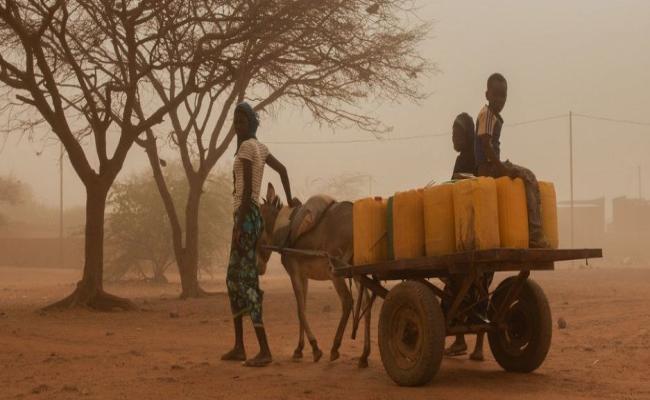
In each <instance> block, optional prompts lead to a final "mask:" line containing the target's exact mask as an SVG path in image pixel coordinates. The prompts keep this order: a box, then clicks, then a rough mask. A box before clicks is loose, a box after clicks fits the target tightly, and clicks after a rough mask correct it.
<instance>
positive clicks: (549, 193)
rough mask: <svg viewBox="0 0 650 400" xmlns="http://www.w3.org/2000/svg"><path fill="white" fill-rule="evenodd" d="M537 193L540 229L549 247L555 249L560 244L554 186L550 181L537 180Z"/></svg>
mask: <svg viewBox="0 0 650 400" xmlns="http://www.w3.org/2000/svg"><path fill="white" fill-rule="evenodd" d="M539 194H540V197H541V203H542V206H541V215H542V231H543V232H544V236H545V237H546V240H547V241H548V243H549V244H550V245H551V248H553V249H557V248H558V246H559V244H560V235H559V233H558V226H557V199H556V196H555V186H554V185H553V183H551V182H539Z"/></svg>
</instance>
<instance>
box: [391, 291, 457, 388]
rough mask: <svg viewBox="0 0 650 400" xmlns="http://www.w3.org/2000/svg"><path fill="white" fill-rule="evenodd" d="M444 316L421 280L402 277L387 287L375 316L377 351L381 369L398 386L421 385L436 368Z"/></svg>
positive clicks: (442, 340)
mask: <svg viewBox="0 0 650 400" xmlns="http://www.w3.org/2000/svg"><path fill="white" fill-rule="evenodd" d="M444 347H445V320H444V317H443V315H442V309H441V308H440V304H439V303H438V300H437V298H436V296H435V294H434V293H433V291H431V289H430V288H428V287H427V286H426V285H425V284H424V283H421V282H416V281H406V282H402V283H400V284H399V285H397V286H395V287H394V288H393V289H391V290H390V292H389V293H388V296H386V300H385V301H384V304H383V306H382V308H381V315H380V316H379V353H380V354H381V361H382V363H383V365H384V369H386V372H387V373H388V375H389V376H390V377H391V378H392V379H393V381H395V383H397V384H398V385H400V386H421V385H424V384H426V383H428V382H430V381H431V379H433V377H434V376H435V374H436V373H437V372H438V369H440V363H441V362H442V356H443V353H444Z"/></svg>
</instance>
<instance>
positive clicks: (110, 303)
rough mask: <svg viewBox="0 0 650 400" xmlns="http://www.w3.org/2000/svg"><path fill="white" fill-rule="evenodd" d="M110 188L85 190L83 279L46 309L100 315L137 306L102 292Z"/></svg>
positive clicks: (87, 188) (107, 186) (89, 188)
mask: <svg viewBox="0 0 650 400" xmlns="http://www.w3.org/2000/svg"><path fill="white" fill-rule="evenodd" d="M109 188H110V185H99V184H97V185H92V186H91V185H87V186H86V237H85V247H84V250H85V259H84V270H83V277H82V278H81V280H80V281H79V282H78V283H77V288H76V289H75V291H74V292H72V294H71V295H69V296H68V297H66V298H65V299H63V300H61V301H59V302H57V303H54V304H51V305H49V306H47V307H45V309H46V310H47V309H64V308H72V307H79V306H80V307H90V308H92V309H96V310H100V311H111V310H113V309H114V308H119V309H123V310H132V309H135V308H136V306H135V305H134V304H133V303H132V302H130V301H129V300H126V299H122V298H119V297H116V296H113V295H111V294H108V293H106V292H104V285H103V274H104V212H105V209H106V197H107V195H108V189H109Z"/></svg>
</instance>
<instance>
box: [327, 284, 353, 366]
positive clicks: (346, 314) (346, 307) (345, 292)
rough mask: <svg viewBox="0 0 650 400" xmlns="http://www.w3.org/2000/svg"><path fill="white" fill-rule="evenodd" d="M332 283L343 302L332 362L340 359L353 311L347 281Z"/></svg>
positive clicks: (332, 352) (331, 354) (331, 353)
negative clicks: (346, 329) (340, 349)
mask: <svg viewBox="0 0 650 400" xmlns="http://www.w3.org/2000/svg"><path fill="white" fill-rule="evenodd" d="M332 283H333V284H334V288H335V289H336V293H337V294H338V295H339V299H340V300H341V320H340V321H339V326H338V328H337V329H336V336H334V344H333V345H332V351H331V352H330V361H334V360H337V359H338V358H339V356H340V355H339V348H340V347H341V341H342V340H343V333H345V327H346V326H347V324H348V319H350V312H351V311H352V305H353V304H352V303H353V300H352V293H350V289H348V287H347V285H346V284H345V279H343V278H340V277H335V278H332Z"/></svg>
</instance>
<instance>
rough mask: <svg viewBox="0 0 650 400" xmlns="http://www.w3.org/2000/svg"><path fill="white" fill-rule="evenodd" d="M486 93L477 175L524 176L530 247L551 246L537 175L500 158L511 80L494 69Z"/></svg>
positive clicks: (478, 139)
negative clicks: (544, 228) (505, 107)
mask: <svg viewBox="0 0 650 400" xmlns="http://www.w3.org/2000/svg"><path fill="white" fill-rule="evenodd" d="M485 97H486V99H487V101H488V104H487V105H485V106H483V108H482V109H481V111H480V112H479V114H478V118H477V120H476V138H475V143H474V153H475V157H476V171H477V175H478V176H490V177H492V178H501V177H503V176H509V177H510V178H512V179H515V178H521V179H522V180H523V181H524V186H525V188H526V208H527V209H528V232H529V235H530V236H529V238H530V239H529V247H530V248H546V247H549V245H548V242H547V241H546V239H545V238H544V233H543V232H542V218H541V214H540V204H541V199H540V194H539V184H538V183H537V178H536V177H535V174H533V173H532V172H531V171H530V170H529V169H528V168H524V167H522V166H519V165H515V164H513V163H511V162H510V161H508V160H506V161H505V162H501V128H502V127H503V118H501V111H502V110H503V107H504V106H505V105H506V99H507V97H508V82H507V81H506V78H504V77H503V75H501V74H499V73H495V74H492V75H490V77H489V78H488V81H487V91H486V92H485Z"/></svg>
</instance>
